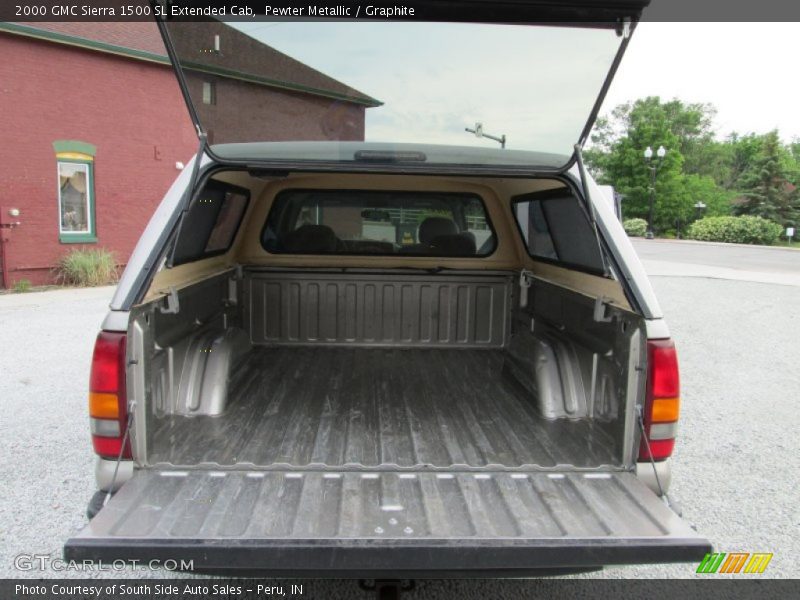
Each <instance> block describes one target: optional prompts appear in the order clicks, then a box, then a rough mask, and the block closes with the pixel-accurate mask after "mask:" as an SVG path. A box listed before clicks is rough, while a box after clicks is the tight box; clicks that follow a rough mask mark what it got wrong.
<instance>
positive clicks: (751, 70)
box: [602, 23, 800, 141]
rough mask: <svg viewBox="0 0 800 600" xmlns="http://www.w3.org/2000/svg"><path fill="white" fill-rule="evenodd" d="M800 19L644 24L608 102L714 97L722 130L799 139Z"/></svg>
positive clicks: (709, 99) (605, 109)
mask: <svg viewBox="0 0 800 600" xmlns="http://www.w3.org/2000/svg"><path fill="white" fill-rule="evenodd" d="M798 39H800V23H641V24H640V25H639V26H638V28H637V29H636V31H635V32H634V35H633V37H632V39H631V41H630V44H629V45H628V49H627V51H626V53H625V57H624V59H623V61H622V64H621V65H620V68H619V70H618V71H617V76H616V77H615V78H614V82H613V83H612V85H611V88H610V89H609V92H608V95H607V96H606V100H605V102H604V104H603V111H602V112H608V111H610V110H611V109H612V108H613V107H614V106H616V105H617V104H620V103H622V102H627V101H629V100H633V99H636V98H641V97H643V96H661V98H662V99H672V98H679V99H681V100H683V101H685V102H692V103H694V102H708V103H711V104H713V105H714V106H715V107H716V108H717V118H716V119H715V120H714V122H715V124H716V133H717V135H718V136H723V137H724V136H725V135H727V134H728V133H730V132H732V131H737V132H739V133H747V132H751V131H753V132H756V133H765V132H767V131H770V130H772V129H776V128H777V129H778V130H779V132H780V134H781V137H782V138H783V139H784V141H790V140H791V139H792V138H800V73H799V72H798V68H797V40H798Z"/></svg>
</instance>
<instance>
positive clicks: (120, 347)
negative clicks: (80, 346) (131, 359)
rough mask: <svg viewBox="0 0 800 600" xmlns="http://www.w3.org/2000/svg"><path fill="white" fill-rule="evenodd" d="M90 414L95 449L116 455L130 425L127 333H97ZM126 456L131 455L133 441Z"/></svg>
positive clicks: (127, 446) (93, 359)
mask: <svg viewBox="0 0 800 600" xmlns="http://www.w3.org/2000/svg"><path fill="white" fill-rule="evenodd" d="M89 416H90V420H91V428H92V445H93V446H94V451H95V452H96V453H97V454H99V455H100V456H102V457H104V458H114V459H116V458H117V457H118V456H119V451H120V448H121V447H122V439H123V435H124V432H125V428H126V427H127V425H128V411H127V399H126V397H125V334H124V333H112V332H108V331H101V332H100V334H99V335H98V336H97V341H96V342H95V345H94V354H93V355H92V371H91V375H90V376H89ZM122 457H123V458H131V450H130V444H129V443H128V444H126V446H125V451H124V452H123V454H122Z"/></svg>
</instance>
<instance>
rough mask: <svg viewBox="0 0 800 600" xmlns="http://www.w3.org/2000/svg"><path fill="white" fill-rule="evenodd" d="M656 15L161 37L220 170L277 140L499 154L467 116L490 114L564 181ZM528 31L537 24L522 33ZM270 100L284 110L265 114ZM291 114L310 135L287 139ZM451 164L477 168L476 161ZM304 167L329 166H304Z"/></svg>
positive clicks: (503, 11)
mask: <svg viewBox="0 0 800 600" xmlns="http://www.w3.org/2000/svg"><path fill="white" fill-rule="evenodd" d="M649 2H650V0H565V1H563V2H552V1H547V0H529V1H526V0H515V1H514V2H508V3H502V4H498V3H496V2H489V1H486V0H473V1H468V2H465V3H464V4H465V6H464V10H465V14H468V15H469V18H474V19H476V20H477V21H478V22H475V23H469V22H460V23H453V22H445V21H452V18H453V14H452V12H443V9H441V8H440V7H437V6H436V4H437V3H435V2H431V3H429V6H426V7H425V11H426V14H427V15H429V17H428V18H430V19H431V20H432V21H435V22H418V21H417V20H409V21H392V22H388V21H382V20H370V19H362V20H359V21H348V20H344V21H338V20H331V21H326V22H319V21H313V20H302V19H301V20H295V21H291V20H285V19H284V20H278V21H276V22H275V23H272V24H271V25H269V26H267V27H264V25H263V23H261V22H260V21H259V22H258V24H257V25H256V26H253V27H251V26H249V25H247V24H242V23H236V22H231V23H223V22H220V21H216V20H213V19H207V20H192V19H191V18H182V17H175V18H172V17H170V18H165V19H161V20H159V26H160V28H161V33H162V36H163V37H164V39H165V42H166V45H167V49H168V53H169V55H170V59H171V60H172V63H173V67H174V69H175V73H176V76H177V78H178V81H179V83H180V86H181V89H182V91H183V95H184V98H185V100H186V103H187V108H188V111H189V114H190V116H191V119H192V121H193V122H194V124H195V127H196V130H197V132H198V133H202V134H203V135H204V136H206V137H207V141H208V144H209V145H210V147H209V148H208V153H209V154H210V155H211V156H212V157H214V158H221V156H218V155H217V154H216V153H215V149H214V146H215V145H217V144H231V143H242V142H262V141H268V140H280V141H340V142H347V141H361V140H366V141H368V142H386V143H389V144H394V143H402V142H413V143H436V144H446V145H449V146H478V147H481V146H483V147H486V146H487V145H491V143H489V144H487V141H488V139H482V140H481V139H476V138H475V137H472V136H470V135H468V134H467V132H465V130H464V129H465V125H468V126H472V125H473V123H463V124H461V123H458V122H456V121H459V120H460V119H461V117H458V118H456V117H454V116H453V115H454V114H458V113H463V114H465V115H467V114H471V113H475V111H476V110H477V111H478V113H476V114H474V118H475V119H487V123H486V129H487V131H486V135H487V138H490V139H495V137H496V136H495V137H492V136H491V134H490V133H489V131H488V130H489V129H490V130H492V131H493V132H494V133H495V134H497V135H499V134H500V133H502V134H503V135H504V136H505V135H506V134H507V135H508V142H509V143H508V147H509V149H517V150H535V151H537V152H541V153H545V154H551V155H553V156H557V157H558V164H557V165H556V166H557V167H558V168H562V169H563V168H564V167H566V166H568V165H571V164H572V162H573V159H574V147H575V145H576V144H578V145H581V146H582V145H583V144H584V143H585V142H586V140H587V139H588V135H589V131H590V130H591V127H592V125H593V124H594V120H595V118H596V116H597V112H598V110H599V109H600V106H601V104H602V101H603V98H604V97H605V94H606V91H607V88H608V85H609V83H610V81H611V79H612V77H613V75H614V72H615V71H616V68H617V66H618V64H619V61H620V60H621V58H622V55H623V54H624V52H625V49H626V47H627V44H628V41H629V39H630V36H631V34H632V33H633V30H634V28H635V26H636V23H637V22H638V19H639V17H640V15H641V12H642V9H643V8H644V7H645V6H647V5H648V4H649ZM423 18H425V17H423ZM481 21H482V22H481ZM514 22H517V23H526V25H508V23H514ZM553 24H555V25H557V26H555V27H551V26H549V25H553ZM410 40H413V44H412V43H410ZM443 48H446V54H444V53H443V50H442V49H443ZM421 65H424V69H418V68H417V69H415V66H421ZM387 73H391V74H392V76H391V77H389V78H388V81H387V76H386V75H387ZM408 90H414V92H413V94H411V95H409V94H408V93H407V91H408ZM498 90H502V93H497V91H498ZM261 94H263V96H260V95H261ZM267 96H269V97H270V98H272V100H270V101H269V102H268V101H264V100H262V101H259V97H262V98H266V97H267ZM270 102H271V103H272V104H270ZM286 102H288V104H286ZM243 106H245V107H248V109H247V110H243V109H242V107H243ZM273 106H274V108H273ZM421 111H424V114H420V113H421ZM287 112H290V113H291V115H292V117H291V118H292V119H296V120H297V122H299V123H303V127H302V128H301V129H292V128H291V127H289V128H288V129H287V128H285V127H283V125H284V123H285V121H283V122H282V121H281V119H283V118H284V116H285V115H286V114H287ZM365 117H366V127H365V126H364V120H365ZM359 123H360V125H359ZM477 130H478V131H482V130H483V128H482V127H481V126H480V124H479V126H478V127H477ZM365 134H366V138H365V137H364V136H365ZM504 147H505V146H504ZM237 148H238V150H239V152H241V154H240V155H238V156H235V157H234V156H230V154H228V155H227V156H226V157H225V160H227V161H236V162H240V163H242V162H254V161H255V162H257V161H258V158H259V157H257V156H248V155H247V150H248V147H247V146H239V147H237ZM346 154H347V153H345V155H346ZM450 158H451V162H452V163H456V164H457V163H462V164H464V163H466V162H468V161H469V160H470V158H472V159H474V158H475V156H471V157H470V156H467V155H465V156H458V153H456V155H455V156H452V157H450ZM508 158H509V160H510V161H511V163H512V164H513V163H514V162H515V157H514V156H512V155H509V156H508ZM290 159H291V160H296V161H307V162H314V161H315V158H314V157H313V156H305V155H303V154H302V153H301V154H299V155H297V156H287V157H285V160H290ZM551 161H552V159H548V161H547V162H548V163H549V162H551ZM527 166H529V167H530V166H540V165H527ZM541 166H551V165H550V164H547V165H541Z"/></svg>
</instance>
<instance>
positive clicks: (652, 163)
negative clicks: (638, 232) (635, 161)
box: [644, 146, 667, 240]
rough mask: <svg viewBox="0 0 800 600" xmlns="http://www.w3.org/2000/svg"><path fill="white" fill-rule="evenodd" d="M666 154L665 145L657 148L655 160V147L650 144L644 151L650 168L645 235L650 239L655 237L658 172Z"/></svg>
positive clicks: (645, 159)
mask: <svg viewBox="0 0 800 600" xmlns="http://www.w3.org/2000/svg"><path fill="white" fill-rule="evenodd" d="M666 155H667V151H666V150H665V149H664V146H659V147H658V150H656V160H653V149H652V148H651V147H650V146H648V147H647V149H646V150H645V151H644V161H645V163H647V168H648V169H650V210H649V212H648V216H647V233H645V235H644V237H645V238H647V239H648V240H652V239H653V238H654V237H655V235H654V234H653V210H654V209H655V203H656V174H657V173H658V169H659V167H660V166H661V163H663V162H664V157H665V156H666Z"/></svg>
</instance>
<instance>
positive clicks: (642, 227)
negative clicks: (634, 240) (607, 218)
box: [622, 219, 647, 237]
mask: <svg viewBox="0 0 800 600" xmlns="http://www.w3.org/2000/svg"><path fill="white" fill-rule="evenodd" d="M622 227H623V228H624V229H625V233H627V234H628V235H630V236H633V237H642V236H644V234H645V233H647V221H645V220H644V219H625V220H624V221H623V222H622Z"/></svg>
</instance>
